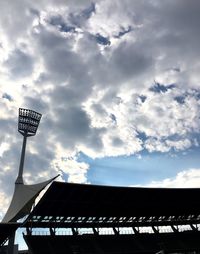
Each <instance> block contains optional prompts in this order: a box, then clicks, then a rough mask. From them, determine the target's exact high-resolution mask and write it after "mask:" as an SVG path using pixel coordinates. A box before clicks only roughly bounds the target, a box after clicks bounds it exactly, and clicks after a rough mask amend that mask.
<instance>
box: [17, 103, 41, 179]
mask: <svg viewBox="0 0 200 254" xmlns="http://www.w3.org/2000/svg"><path fill="white" fill-rule="evenodd" d="M41 117H42V114H40V113H38V112H35V111H33V110H30V109H24V108H19V118H18V131H19V133H21V134H22V135H23V137H24V138H23V145H22V151H21V159H20V165H19V173H18V177H17V179H16V181H15V184H23V183H24V182H23V169H24V158H25V151H26V141H27V137H30V136H35V134H36V132H37V129H38V126H39V123H40V119H41Z"/></svg>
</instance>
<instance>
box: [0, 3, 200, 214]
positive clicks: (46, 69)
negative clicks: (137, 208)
mask: <svg viewBox="0 0 200 254" xmlns="http://www.w3.org/2000/svg"><path fill="white" fill-rule="evenodd" d="M199 12H200V1H198V0H190V1H188V0H168V1H160V0H149V1H148V0H123V1H120V0H114V1H113V0H97V1H90V0H79V1H78V0H56V1H55V0H48V1H47V0H40V1H30V0H15V1H11V0H1V1H0V14H1V15H0V35H1V36H0V216H1V217H2V216H3V214H4V213H5V212H6V210H7V208H8V206H9V202H10V199H11V197H12V193H13V189H14V181H15V179H16V177H17V173H18V168H19V159H20V152H21V145H22V136H21V135H20V133H18V132H17V121H18V108H20V107H22V108H29V109H33V110H35V111H37V112H40V113H42V119H41V122H40V126H39V128H38V132H37V134H36V136H34V137H30V138H28V143H27V152H26V160H25V168H24V182H25V183H27V184H31V183H38V182H41V181H44V180H47V179H49V178H50V177H53V176H55V175H57V174H58V173H59V174H60V178H59V179H58V180H59V181H66V182H76V183H86V184H101V185H114V186H151V187H200V156H199V152H200V146H199V145H200V138H199V133H200V115H199V109H200V75H199V69H200V61H199V59H200V50H199V42H200V15H199Z"/></svg>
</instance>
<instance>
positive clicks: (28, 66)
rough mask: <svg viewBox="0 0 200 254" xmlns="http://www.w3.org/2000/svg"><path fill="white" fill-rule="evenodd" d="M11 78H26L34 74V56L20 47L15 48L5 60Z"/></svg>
mask: <svg viewBox="0 0 200 254" xmlns="http://www.w3.org/2000/svg"><path fill="white" fill-rule="evenodd" d="M4 65H5V66H6V67H7V69H8V71H9V75H10V76H11V78H15V79H18V78H24V77H27V76H29V75H31V74H32V72H33V68H34V58H33V57H32V56H31V55H30V54H27V53H25V52H23V51H21V50H19V49H15V50H14V51H13V52H12V53H11V54H10V55H9V57H8V59H7V60H6V61H5V62H4Z"/></svg>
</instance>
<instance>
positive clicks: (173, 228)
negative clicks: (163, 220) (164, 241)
mask: <svg viewBox="0 0 200 254" xmlns="http://www.w3.org/2000/svg"><path fill="white" fill-rule="evenodd" d="M171 228H172V230H173V231H174V233H178V232H179V229H178V226H176V227H175V226H174V225H171Z"/></svg>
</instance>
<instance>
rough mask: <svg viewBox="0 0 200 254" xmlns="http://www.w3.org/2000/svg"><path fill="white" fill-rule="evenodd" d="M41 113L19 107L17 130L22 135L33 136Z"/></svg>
mask: <svg viewBox="0 0 200 254" xmlns="http://www.w3.org/2000/svg"><path fill="white" fill-rule="evenodd" d="M41 117H42V114H40V113H38V112H35V111H33V110H30V109H24V108H19V120H18V131H19V132H20V133H21V134H22V135H23V136H34V135H35V134H36V132H37V128H38V126H39V123H40V119H41Z"/></svg>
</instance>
